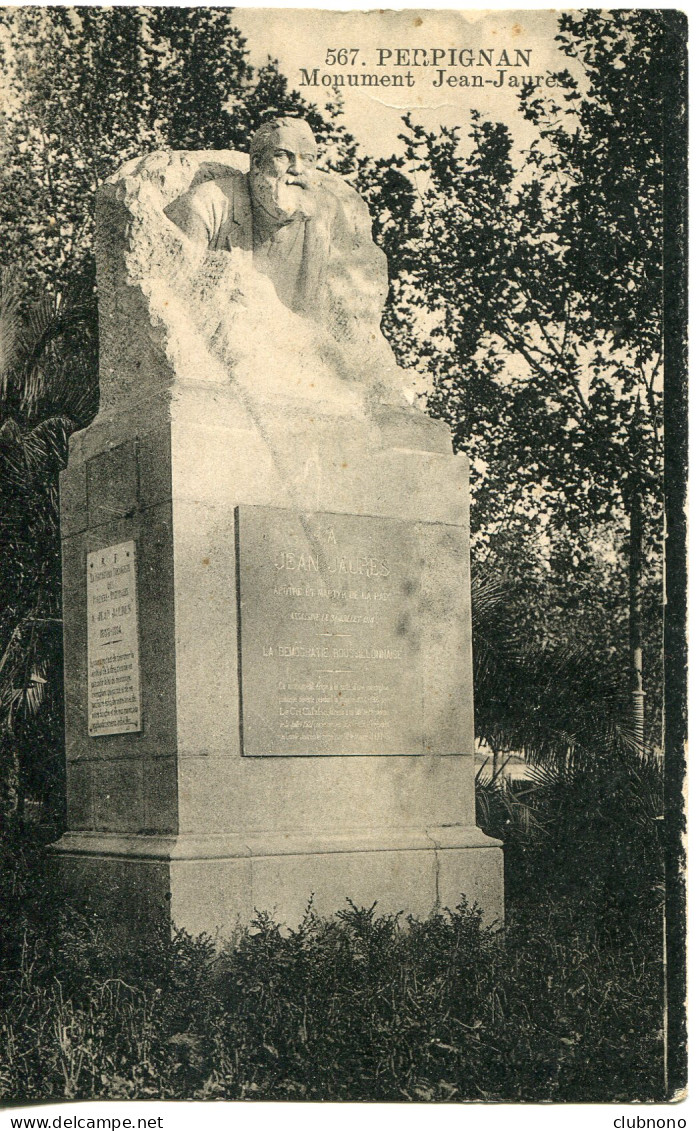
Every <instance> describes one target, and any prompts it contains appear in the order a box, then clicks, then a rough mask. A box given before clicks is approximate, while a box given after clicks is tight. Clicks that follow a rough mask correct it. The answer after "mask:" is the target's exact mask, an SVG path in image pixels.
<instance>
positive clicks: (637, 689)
mask: <svg viewBox="0 0 696 1131" xmlns="http://www.w3.org/2000/svg"><path fill="white" fill-rule="evenodd" d="M642 560H643V503H642V499H641V496H640V488H639V487H638V485H636V486H635V487H634V488H633V492H632V495H631V514H630V533H629V563H628V638H629V649H630V653H631V729H632V732H633V738H634V740H635V743H636V746H637V747H638V749H639V750H640V751H641V752H642V751H643V749H644V744H645V695H644V693H643V625H642V610H641V597H640V581H641V566H642Z"/></svg>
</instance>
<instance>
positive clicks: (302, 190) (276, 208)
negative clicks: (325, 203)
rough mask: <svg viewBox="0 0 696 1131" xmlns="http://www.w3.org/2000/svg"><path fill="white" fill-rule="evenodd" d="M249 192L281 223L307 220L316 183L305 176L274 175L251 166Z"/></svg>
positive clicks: (312, 206) (314, 197)
mask: <svg viewBox="0 0 696 1131" xmlns="http://www.w3.org/2000/svg"><path fill="white" fill-rule="evenodd" d="M251 192H252V197H253V199H254V201H255V202H256V203H258V204H260V205H261V207H262V208H264V209H265V210H266V212H268V213H269V214H270V215H271V216H273V217H274V218H275V219H276V220H282V221H283V223H288V222H289V221H290V220H309V218H310V217H311V216H313V215H314V212H315V210H316V205H317V194H316V187H315V184H314V181H313V179H312V178H311V177H308V176H288V175H284V176H282V177H274V176H273V175H272V174H270V173H262V172H261V171H260V170H258V169H252V171H251Z"/></svg>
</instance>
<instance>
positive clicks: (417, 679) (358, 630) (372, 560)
mask: <svg viewBox="0 0 696 1131" xmlns="http://www.w3.org/2000/svg"><path fill="white" fill-rule="evenodd" d="M237 537H238V548H239V608H240V684H241V700H242V747H243V753H244V754H246V755H251V756H257V757H258V756H263V755H351V754H374V755H379V754H392V755H396V754H422V753H423V734H422V731H423V703H422V699H423V689H422V665H421V655H420V633H419V611H418V602H419V597H420V571H421V568H422V565H421V560H420V550H419V543H418V535H417V529H416V527H415V524H413V523H408V522H401V521H399V520H397V519H387V518H373V517H366V516H360V515H345V514H321V513H312V514H300V513H298V512H296V511H287V510H280V509H276V508H274V507H262V506H259V507H255V506H240V507H239V508H238V531H237Z"/></svg>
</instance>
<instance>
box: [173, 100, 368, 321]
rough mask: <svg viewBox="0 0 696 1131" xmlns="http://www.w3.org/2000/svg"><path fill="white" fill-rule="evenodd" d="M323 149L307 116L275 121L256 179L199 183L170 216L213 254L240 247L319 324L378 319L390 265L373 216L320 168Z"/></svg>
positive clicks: (259, 135)
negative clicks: (373, 230)
mask: <svg viewBox="0 0 696 1131" xmlns="http://www.w3.org/2000/svg"><path fill="white" fill-rule="evenodd" d="M316 160H317V145H316V141H315V139H314V135H313V133H312V131H311V129H310V127H309V126H308V124H307V123H306V122H305V121H303V120H302V119H300V118H276V119H274V120H273V121H271V122H268V123H266V124H264V125H263V126H261V128H260V129H259V130H257V131H256V133H255V134H254V136H253V137H252V139H251V151H250V169H249V172H248V173H242V172H230V173H229V174H228V175H227V176H222V177H213V178H212V179H211V180H208V181H205V182H203V183H199V184H195V185H194V186H193V187H192V188H190V189H189V190H188V192H186V193H184V194H183V195H182V196H180V197H178V198H177V199H176V200H174V201H173V202H172V203H171V204H170V205H168V207H167V208H166V209H165V213H166V215H167V216H168V217H169V219H170V220H172V221H173V222H174V223H175V224H177V225H178V227H180V228H181V230H182V231H183V232H184V233H185V234H186V235H187V236H188V237H189V238H190V239H191V240H193V242H194V243H197V244H199V245H203V246H204V247H205V248H206V249H207V250H209V251H230V250H232V248H242V249H243V250H245V251H249V250H251V251H252V253H253V263H254V267H255V268H256V269H257V270H258V271H261V272H262V273H263V274H264V275H267V276H268V278H270V279H271V281H272V283H273V285H274V287H275V291H276V294H277V295H278V298H279V299H280V300H281V302H283V303H284V304H285V306H287V307H289V308H290V310H293V311H294V312H295V313H296V314H301V315H303V316H305V317H309V318H313V319H315V320H316V321H327V322H330V321H331V320H334V321H344V320H345V317H346V315H347V314H348V313H352V314H353V316H355V315H356V314H357V313H358V311H360V314H361V316H362V317H368V318H370V319H371V320H372V321H374V319H375V318H377V320H378V319H379V315H380V313H381V309H382V306H383V304H384V299H385V297H386V289H387V271H386V259H385V256H384V255H383V253H382V252H381V251H380V249H379V248H378V247H377V246H376V245H375V244H374V243H373V241H372V234H371V227H370V217H369V214H368V211H367V208H366V207H365V204H364V203H363V201H362V200H361V198H360V197H359V196H358V194H357V193H356V192H355V191H354V190H353V189H352V188H351V187H350V186H349V185H347V184H346V183H345V181H343V180H342V179H341V178H340V177H338V176H336V175H335V174H330V173H320V172H318V171H317V169H316Z"/></svg>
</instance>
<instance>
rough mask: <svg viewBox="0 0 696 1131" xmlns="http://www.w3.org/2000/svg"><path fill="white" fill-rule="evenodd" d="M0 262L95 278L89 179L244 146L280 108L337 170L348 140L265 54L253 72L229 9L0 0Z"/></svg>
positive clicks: (40, 277)
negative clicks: (1, 100)
mask: <svg viewBox="0 0 696 1131" xmlns="http://www.w3.org/2000/svg"><path fill="white" fill-rule="evenodd" d="M2 32H4V34H0V72H1V73H2V76H3V91H4V92H6V109H5V112H4V113H3V114H2V116H1V117H0V146H1V148H2V151H3V166H2V171H1V172H0V225H1V226H2V229H3V233H4V236H5V238H4V240H3V245H4V246H3V250H2V263H3V264H5V265H7V264H11V265H17V264H21V265H22V269H23V271H24V273H25V275H26V278H27V280H28V286H29V291H30V292H31V293H34V294H39V293H40V292H41V291H42V289H44V288H45V287H48V288H49V289H50V290H55V291H58V292H61V291H63V290H64V288H65V287H66V285H67V284H68V282H71V283H72V284H73V285H75V284H76V283H77V282H81V283H83V282H85V281H88V282H90V283H91V281H92V279H93V274H94V269H93V261H92V239H93V207H94V194H95V191H96V188H97V186H98V185H99V183H100V182H101V181H103V180H104V179H105V178H106V177H108V176H110V174H111V173H113V172H115V170H116V169H117V168H118V167H119V165H121V164H122V163H123V162H124V161H126V160H128V159H129V158H131V157H134V156H137V155H138V154H142V153H146V152H148V151H152V150H156V149H160V148H172V149H235V148H236V149H242V150H246V149H247V148H248V144H249V137H250V134H251V133H252V132H253V130H254V129H255V128H256V127H257V126H258V125H259V124H260V122H261V121H262V120H263V119H264V118H265V117H272V116H275V115H276V114H278V113H290V114H302V115H303V116H305V117H306V118H307V120H308V121H309V123H310V125H311V126H312V128H313V129H314V130H315V132H316V134H317V137H318V139H319V141H320V144H321V145H322V147H323V149H324V150H325V152H326V158H325V160H326V161H327V162H328V163H329V164H330V165H333V166H335V167H337V168H340V169H341V170H342V171H346V170H347V169H348V168H350V167H351V165H352V163H353V160H354V153H355V143H354V142H353V139H352V138H351V137H350V135H349V134H348V133H347V132H346V130H345V129H344V128H343V127H342V126H341V124H340V122H337V121H336V117H337V115H338V114H339V108H338V106H332V107H329V110H328V115H327V116H324V115H323V114H321V113H320V112H319V111H318V110H317V108H316V107H314V106H312V105H309V104H307V103H306V102H304V101H303V99H302V98H301V97H300V96H299V95H298V94H297V93H295V92H293V91H290V90H288V84H287V81H286V80H285V78H284V77H283V76H282V75H281V74H280V73H279V72H278V69H277V65H276V64H275V63H274V62H273V61H272V60H269V62H268V64H267V65H266V66H265V67H262V68H260V69H259V70H258V71H254V69H253V68H252V67H250V65H249V63H248V62H247V52H246V49H245V41H244V39H243V37H242V36H241V34H240V32H239V31H238V29H237V28H235V26H234V13H233V11H232V10H231V9H227V10H226V9H216V8H173V7H160V8H128V7H120V8H119V7H99V6H92V7H86V8H59V7H57V8H30V7H24V8H14V9H13V8H5V9H3V11H2V13H0V33H2Z"/></svg>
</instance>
